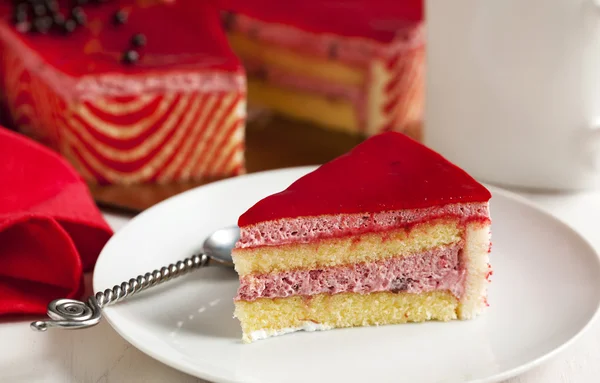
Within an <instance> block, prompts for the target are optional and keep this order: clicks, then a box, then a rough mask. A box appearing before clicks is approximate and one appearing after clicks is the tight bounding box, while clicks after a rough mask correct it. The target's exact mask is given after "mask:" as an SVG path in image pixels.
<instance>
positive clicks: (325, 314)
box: [235, 291, 459, 343]
mask: <svg viewBox="0 0 600 383" xmlns="http://www.w3.org/2000/svg"><path fill="white" fill-rule="evenodd" d="M458 307H459V301H458V299H457V298H456V297H455V296H454V295H452V294H451V293H450V292H447V291H433V292H429V293H423V294H409V293H390V292H378V293H371V294H364V295H363V294H353V293H342V294H335V295H329V294H320V295H315V296H313V297H311V298H303V297H299V296H294V297H288V298H276V299H265V298H262V299H258V300H256V301H254V302H236V308H235V316H236V317H237V318H238V319H239V320H240V322H241V324H242V330H243V332H244V335H243V339H242V340H243V341H244V342H246V343H249V342H252V341H256V340H259V339H262V338H266V337H269V336H273V335H279V334H280V333H285V332H291V331H292V330H294V329H305V328H307V327H309V328H310V327H313V328H315V329H322V330H327V329H331V328H342V327H355V326H377V325H386V324H398V323H407V322H424V321H428V320H440V321H449V320H452V319H457V312H458ZM307 324H308V326H307ZM315 325H316V326H315Z"/></svg>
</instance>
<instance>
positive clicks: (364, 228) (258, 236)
mask: <svg viewBox="0 0 600 383" xmlns="http://www.w3.org/2000/svg"><path fill="white" fill-rule="evenodd" d="M443 217H449V218H459V219H461V221H463V222H468V221H471V220H488V219H489V208H488V203H487V202H478V203H465V204H452V205H445V206H441V207H431V208H425V209H412V210H398V211H386V212H381V213H365V214H341V215H331V216H319V217H298V218H288V219H281V220H275V221H265V222H260V223H258V224H256V225H251V226H245V227H241V228H240V240H239V241H238V243H237V244H236V249H238V250H239V249H246V248H252V247H258V246H278V245H285V244H289V243H309V242H313V241H317V240H320V239H326V238H337V237H344V236H348V235H357V234H362V233H368V232H376V231H385V230H392V229H395V228H402V227H406V226H407V225H414V224H417V223H421V222H424V221H428V220H431V219H437V218H443Z"/></svg>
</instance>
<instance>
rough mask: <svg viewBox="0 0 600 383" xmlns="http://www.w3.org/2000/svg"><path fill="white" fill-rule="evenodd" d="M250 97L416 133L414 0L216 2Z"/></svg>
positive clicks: (418, 51) (345, 125) (315, 117)
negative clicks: (224, 7) (221, 7)
mask: <svg viewBox="0 0 600 383" xmlns="http://www.w3.org/2000/svg"><path fill="white" fill-rule="evenodd" d="M223 3H225V4H228V6H229V9H232V11H231V12H228V13H226V14H225V15H224V20H225V21H224V22H225V25H226V28H227V29H228V31H229V32H228V36H229V41H230V43H231V45H232V47H233V49H234V51H235V52H236V54H237V55H238V56H239V57H240V58H241V60H242V61H243V63H244V66H245V68H246V71H247V75H248V96H249V104H250V105H257V106H260V107H266V108H268V109H271V110H273V111H275V112H278V113H280V114H282V115H285V116H288V117H291V118H294V119H299V120H303V121H307V122H311V123H315V124H317V125H318V126H322V127H325V128H330V129H335V130H342V131H346V132H351V133H359V134H363V135H373V134H376V133H380V132H382V131H387V130H396V131H402V132H406V133H408V134H410V135H411V136H414V137H420V125H421V124H420V123H421V119H422V113H423V99H424V97H423V89H424V69H425V68H424V61H425V58H424V56H425V51H424V26H423V22H422V4H421V3H422V2H420V1H408V2H406V1H399V2H389V1H363V0H361V1H356V0H353V1H344V2H339V1H302V2H292V3H290V2H275V1H272V0H257V1H236V0H229V1H223Z"/></svg>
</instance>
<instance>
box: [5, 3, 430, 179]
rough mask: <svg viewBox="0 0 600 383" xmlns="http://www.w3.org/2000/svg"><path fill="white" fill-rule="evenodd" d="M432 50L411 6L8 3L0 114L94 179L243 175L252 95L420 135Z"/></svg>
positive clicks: (348, 122) (358, 131)
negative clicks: (426, 50) (427, 62)
mask: <svg viewBox="0 0 600 383" xmlns="http://www.w3.org/2000/svg"><path fill="white" fill-rule="evenodd" d="M226 31H227V33H226ZM423 40H424V39H423V25H422V2H421V1H416V0H411V1H408V2H406V1H402V2H389V1H379V0H376V1H365V0H348V1H344V2H339V1H315V0H309V1H302V2H287V3H286V2H279V1H274V0H254V1H245V0H214V1H213V0H211V1H196V0H122V1H116V0H112V1H99V0H89V1H71V0H44V1H36V0H15V1H5V2H0V51H1V52H2V57H1V58H0V114H2V115H6V116H7V117H8V121H7V123H9V124H10V125H11V126H14V127H16V128H17V129H18V130H20V131H21V132H23V133H25V134H27V135H29V136H31V137H33V138H35V139H37V140H38V141H40V142H41V143H43V144H45V145H47V146H49V147H51V148H53V149H55V150H57V151H58V152H60V153H61V154H62V155H64V156H65V157H66V158H67V159H68V160H69V161H70V162H71V163H72V164H73V165H74V166H75V168H76V169H77V170H78V172H79V173H80V174H81V175H82V176H83V177H84V178H85V179H86V180H87V181H88V182H89V183H99V184H132V183H145V182H172V181H188V180H207V179H208V180H210V179H215V178H223V177H228V176H235V175H238V174H241V173H243V172H245V158H244V149H245V131H244V129H245V122H246V121H245V120H246V101H247V99H248V102H249V103H251V104H253V105H258V106H260V107H266V108H268V109H271V110H274V111H275V112H277V113H279V114H282V115H284V116H287V117H289V118H293V119H298V120H303V121H308V122H310V123H312V124H313V125H316V126H320V127H323V128H329V129H334V130H341V131H345V132H349V133H350V134H353V135H360V136H364V137H367V136H370V135H373V134H377V133H379V132H382V131H387V130H395V131H400V132H403V133H406V134H408V135H410V136H412V137H415V138H417V139H420V137H421V120H422V113H423V87H424V81H423V73H424V69H425V68H424V41H423ZM232 48H233V49H232ZM238 57H239V58H238ZM242 62H243V64H242ZM247 88H248V92H247Z"/></svg>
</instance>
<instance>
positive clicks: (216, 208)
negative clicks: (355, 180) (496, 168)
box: [94, 168, 600, 383]
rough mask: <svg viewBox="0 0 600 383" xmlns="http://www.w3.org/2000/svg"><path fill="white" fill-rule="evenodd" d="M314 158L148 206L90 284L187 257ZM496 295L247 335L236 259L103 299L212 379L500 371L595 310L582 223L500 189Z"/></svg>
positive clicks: (179, 365) (161, 352)
mask: <svg viewBox="0 0 600 383" xmlns="http://www.w3.org/2000/svg"><path fill="white" fill-rule="evenodd" d="M311 169H312V168H295V169H284V170H277V171H271V172H265V173H257V174H252V175H247V176H243V177H238V178H233V179H229V180H226V181H221V182H217V183H213V184H209V185H207V186H203V187H200V188H198V189H194V190H191V191H189V192H186V193H183V194H180V195H178V196H176V197H174V198H171V199H169V200H167V201H164V202H163V203H161V204H159V205H157V206H155V207H153V208H151V209H149V210H147V211H146V212H144V213H143V214H140V215H139V216H137V217H136V218H135V219H133V220H132V221H131V223H129V224H128V225H127V226H126V227H125V228H123V229H122V230H121V231H119V232H118V233H117V234H116V235H115V236H114V237H113V238H112V239H111V240H110V242H109V243H108V244H107V246H106V247H105V248H104V250H103V251H102V254H101V255H100V259H99V260H98V263H97V265H96V270H95V275H94V289H95V290H96V291H99V290H103V289H105V288H107V287H110V286H113V285H114V284H116V283H120V282H121V281H123V280H128V279H129V278H131V277H133V276H136V275H138V274H140V273H144V272H146V271H150V270H152V269H154V268H158V267H161V266H163V265H166V264H169V263H172V262H174V261H176V260H178V259H180V258H185V257H187V256H189V255H190V254H192V253H194V252H195V251H198V250H199V247H200V246H201V244H202V242H203V240H204V238H205V237H206V236H207V235H208V234H209V233H211V232H212V231H213V230H216V229H218V228H220V227H224V226H229V225H232V224H235V223H236V221H237V217H238V216H239V215H240V214H241V213H242V212H244V211H245V210H246V209H247V208H248V207H249V206H251V205H252V204H254V203H255V202H256V201H257V200H259V199H260V198H262V197H264V196H266V195H268V194H271V193H273V192H276V191H279V190H281V189H283V188H285V187H287V185H289V184H290V183H291V182H293V181H294V180H295V179H297V178H298V177H300V176H301V175H303V174H305V173H306V172H307V171H309V170H311ZM490 189H491V190H492V193H493V198H492V202H491V214H492V220H493V223H492V225H493V226H492V237H493V250H492V254H491V262H492V263H493V267H494V276H493V281H492V284H491V285H490V296H489V302H490V305H491V307H490V308H489V309H488V310H487V311H486V313H485V314H484V315H483V316H481V317H479V318H478V319H476V320H472V321H464V322H461V321H456V322H450V323H424V324H407V325H395V326H382V327H378V328H375V327H373V328H354V329H342V330H333V331H325V332H316V333H306V332H299V333H295V334H291V335H286V336H282V337H277V338H271V339H268V340H263V341H259V342H256V343H253V344H250V345H244V344H242V343H241V342H240V338H241V330H240V327H239V324H238V322H237V320H236V319H234V318H233V317H232V312H233V302H232V298H233V296H234V295H235V292H236V289H237V277H236V275H235V273H234V272H233V271H229V270H225V269H219V268H206V269H203V270H199V271H196V272H194V273H192V274H190V275H188V276H186V277H182V278H181V279H180V280H174V281H171V282H169V283H167V284H165V285H163V286H159V287H157V288H156V289H155V290H149V291H147V292H145V293H142V294H140V295H139V296H137V297H133V298H132V299H130V300H129V301H127V302H122V303H120V304H117V305H115V306H112V307H108V308H106V310H105V316H106V318H107V319H108V320H109V322H110V323H111V324H112V326H113V327H114V328H115V329H116V331H118V332H119V333H120V334H121V336H123V337H124V338H125V339H126V340H127V341H129V342H130V343H131V344H133V345H134V346H135V347H137V348H139V349H140V350H142V351H143V352H145V353H147V354H148V355H150V356H152V357H154V358H156V359H158V360H159V361H161V362H163V363H165V364H168V365H170V366H172V367H174V368H176V369H179V370H182V371H185V372H187V373H189V374H192V375H195V376H198V377H201V378H204V379H208V380H211V381H216V382H257V383H281V382H299V383H300V382H302V383H306V382H310V383H319V382H347V383H352V382H360V383H364V382H380V383H382V382H399V381H405V382H421V383H427V382H445V383H446V382H447V383H450V382H465V381H472V382H493V381H500V380H503V379H506V378H508V377H510V376H513V375H516V374H518V373H521V372H523V371H525V370H526V369H529V368H531V367H533V366H535V365H537V364H539V363H540V362H542V361H544V360H546V359H547V358H548V357H550V356H552V355H553V354H555V353H556V352H557V351H559V350H561V349H562V348H563V347H564V346H565V345H567V344H568V343H570V342H571V341H572V340H573V339H574V338H576V337H577V336H578V335H580V334H581V333H582V331H583V330H584V329H585V328H586V327H587V326H588V324H589V323H590V321H591V320H592V319H593V317H594V316H595V314H596V312H597V311H598V307H599V302H600V261H599V258H598V256H597V255H596V253H595V252H594V250H593V249H592V247H591V246H590V245H588V243H587V242H586V241H585V240H583V239H582V237H580V236H579V235H578V234H576V233H575V232H574V231H573V230H571V229H570V228H569V227H568V226H566V225H565V224H563V223H561V222H559V221H558V220H556V219H555V218H552V217H551V216H550V215H548V214H546V213H544V212H542V211H540V210H538V209H537V208H535V207H533V206H532V205H530V204H529V203H527V202H525V201H524V200H522V199H520V198H517V197H514V196H513V195H512V194H509V193H507V192H505V191H501V190H498V189H495V188H490Z"/></svg>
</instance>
